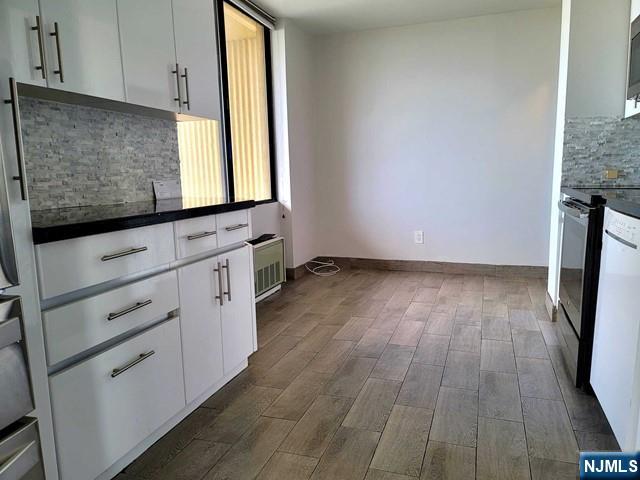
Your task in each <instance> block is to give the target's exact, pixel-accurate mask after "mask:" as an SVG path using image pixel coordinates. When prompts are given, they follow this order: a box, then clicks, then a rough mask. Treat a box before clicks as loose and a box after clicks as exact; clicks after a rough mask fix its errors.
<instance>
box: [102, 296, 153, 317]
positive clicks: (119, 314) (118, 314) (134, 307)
mask: <svg viewBox="0 0 640 480" xmlns="http://www.w3.org/2000/svg"><path fill="white" fill-rule="evenodd" d="M152 303H153V302H152V301H151V299H149V300H145V301H144V302H138V303H136V304H135V305H131V306H130V307H127V308H123V309H122V310H120V311H118V312H112V313H110V314H109V316H108V317H107V320H108V321H111V320H115V319H116V318H120V317H123V316H125V315H127V314H129V313H131V312H135V311H136V310H139V309H141V308H143V307H146V306H147V305H151V304H152Z"/></svg>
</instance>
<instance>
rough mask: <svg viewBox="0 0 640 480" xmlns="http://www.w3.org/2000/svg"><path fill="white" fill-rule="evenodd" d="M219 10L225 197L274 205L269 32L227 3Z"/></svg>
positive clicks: (221, 1) (222, 3) (221, 4)
mask: <svg viewBox="0 0 640 480" xmlns="http://www.w3.org/2000/svg"><path fill="white" fill-rule="evenodd" d="M219 7H220V8H219V10H218V11H219V12H220V14H221V17H222V21H220V22H219V30H220V43H221V49H220V50H221V52H220V55H221V66H222V70H221V76H222V93H223V95H222V96H223V107H224V120H225V124H226V126H227V127H226V129H225V145H226V156H227V158H226V166H227V177H228V189H229V197H230V198H232V199H239V200H242V199H254V200H256V201H257V202H264V201H271V200H275V198H276V188H275V182H276V178H275V155H274V140H273V110H272V90H271V42H270V40H271V37H270V35H271V32H270V30H269V29H268V28H266V27H265V26H264V25H262V24H261V23H260V22H259V21H258V20H256V19H254V18H253V17H251V16H250V15H248V14H247V13H245V12H244V11H241V10H240V9H238V8H236V7H235V6H233V5H232V4H231V3H228V2H227V1H224V0H220V2H219Z"/></svg>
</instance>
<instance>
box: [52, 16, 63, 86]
mask: <svg viewBox="0 0 640 480" xmlns="http://www.w3.org/2000/svg"><path fill="white" fill-rule="evenodd" d="M50 35H51V36H52V37H55V38H56V54H57V55H58V69H57V70H54V71H53V73H55V74H56V75H58V76H60V83H64V67H63V66H62V45H61V43H60V29H59V28H58V22H53V32H51V33H50Z"/></svg>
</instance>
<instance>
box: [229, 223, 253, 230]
mask: <svg viewBox="0 0 640 480" xmlns="http://www.w3.org/2000/svg"><path fill="white" fill-rule="evenodd" d="M248 226H249V224H248V223H238V224H237V225H229V226H228V227H224V229H225V230H226V231H227V232H233V231H234V230H240V229H241V228H246V227H248Z"/></svg>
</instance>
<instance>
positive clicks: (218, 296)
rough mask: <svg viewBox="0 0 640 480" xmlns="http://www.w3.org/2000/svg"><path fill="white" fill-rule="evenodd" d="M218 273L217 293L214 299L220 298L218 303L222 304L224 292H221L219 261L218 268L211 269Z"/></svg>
mask: <svg viewBox="0 0 640 480" xmlns="http://www.w3.org/2000/svg"><path fill="white" fill-rule="evenodd" d="M213 271H214V272H216V273H217V274H218V293H219V295H216V300H220V305H224V293H223V292H222V268H220V262H218V268H214V269H213Z"/></svg>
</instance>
